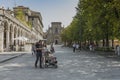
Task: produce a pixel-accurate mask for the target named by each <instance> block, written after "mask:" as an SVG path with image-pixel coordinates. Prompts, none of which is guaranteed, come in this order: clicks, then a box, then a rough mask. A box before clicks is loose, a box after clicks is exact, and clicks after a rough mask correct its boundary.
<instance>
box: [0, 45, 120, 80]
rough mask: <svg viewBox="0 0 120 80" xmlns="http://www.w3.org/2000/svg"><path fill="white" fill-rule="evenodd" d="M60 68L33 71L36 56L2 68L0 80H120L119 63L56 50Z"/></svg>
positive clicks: (23, 57)
mask: <svg viewBox="0 0 120 80" xmlns="http://www.w3.org/2000/svg"><path fill="white" fill-rule="evenodd" d="M55 50H56V52H55V54H54V55H55V56H56V57H57V60H58V68H57V69H54V68H45V69H39V68H34V61H35V55H31V54H26V55H23V56H21V57H18V58H15V59H13V60H10V61H8V62H5V63H1V64H0V80H120V60H119V59H112V58H107V57H104V56H100V55H97V54H91V53H90V52H85V51H81V52H75V53H73V52H72V49H70V48H61V47H60V46H55Z"/></svg>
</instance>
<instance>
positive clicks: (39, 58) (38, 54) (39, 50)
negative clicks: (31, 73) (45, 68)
mask: <svg viewBox="0 0 120 80" xmlns="http://www.w3.org/2000/svg"><path fill="white" fill-rule="evenodd" d="M42 50H43V45H42V41H41V40H39V42H37V43H36V61H35V68H37V63H38V61H39V62H40V63H39V67H40V68H42Z"/></svg>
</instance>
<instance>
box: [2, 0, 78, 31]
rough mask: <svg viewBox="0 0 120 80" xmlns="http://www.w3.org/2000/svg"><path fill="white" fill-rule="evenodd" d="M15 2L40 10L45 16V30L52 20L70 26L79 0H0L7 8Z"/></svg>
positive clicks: (17, 4) (43, 16)
mask: <svg viewBox="0 0 120 80" xmlns="http://www.w3.org/2000/svg"><path fill="white" fill-rule="evenodd" d="M15 4H16V6H21V5H22V6H25V7H29V8H30V9H31V10H33V11H38V12H40V13H41V15H42V18H43V25H44V29H43V30H44V31H46V29H48V26H50V25H51V22H62V26H63V25H64V26H65V27H66V26H68V25H69V24H70V22H71V21H72V18H73V17H74V15H75V14H76V10H75V7H76V6H77V4H78V0H0V6H4V7H5V8H8V7H9V8H10V9H12V8H13V7H14V6H15Z"/></svg>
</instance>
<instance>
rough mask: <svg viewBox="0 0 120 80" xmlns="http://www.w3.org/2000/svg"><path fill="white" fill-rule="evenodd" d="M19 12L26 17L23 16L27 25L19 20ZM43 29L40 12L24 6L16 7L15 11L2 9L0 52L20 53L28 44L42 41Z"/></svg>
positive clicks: (0, 10) (0, 13)
mask: <svg viewBox="0 0 120 80" xmlns="http://www.w3.org/2000/svg"><path fill="white" fill-rule="evenodd" d="M19 10H21V11H22V15H25V17H23V16H22V17H23V18H24V19H23V20H25V21H24V22H25V23H24V22H22V18H21V20H19V19H18V18H17V14H16V13H17V12H19ZM23 13H24V14H23ZM27 23H29V24H31V25H29V24H27ZM42 29H43V24H42V16H41V14H40V13H39V12H35V11H32V10H30V9H29V8H27V7H24V6H18V7H14V8H13V11H11V10H6V9H3V8H0V36H1V37H0V52H5V51H20V50H21V47H23V46H25V45H26V44H28V43H33V42H36V41H38V40H40V39H42V38H43V30H42Z"/></svg>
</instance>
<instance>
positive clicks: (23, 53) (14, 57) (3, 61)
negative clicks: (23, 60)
mask: <svg viewBox="0 0 120 80" xmlns="http://www.w3.org/2000/svg"><path fill="white" fill-rule="evenodd" d="M22 55H25V53H22V54H19V55H16V56H13V57H10V58H8V59H5V60H2V61H0V63H3V62H6V61H9V60H11V59H14V58H17V57H19V56H22Z"/></svg>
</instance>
